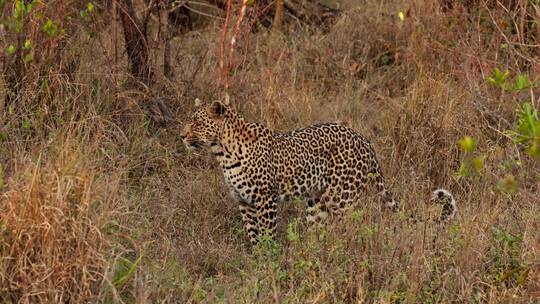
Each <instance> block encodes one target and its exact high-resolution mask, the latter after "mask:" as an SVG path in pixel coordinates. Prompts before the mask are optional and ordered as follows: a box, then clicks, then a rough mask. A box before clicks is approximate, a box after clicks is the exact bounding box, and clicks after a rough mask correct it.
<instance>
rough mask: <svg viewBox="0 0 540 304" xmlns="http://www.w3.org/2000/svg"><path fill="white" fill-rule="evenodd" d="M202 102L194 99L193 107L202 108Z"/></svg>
mask: <svg viewBox="0 0 540 304" xmlns="http://www.w3.org/2000/svg"><path fill="white" fill-rule="evenodd" d="M202 104H203V102H202V100H200V99H199V98H195V107H197V108H198V107H200V106H202Z"/></svg>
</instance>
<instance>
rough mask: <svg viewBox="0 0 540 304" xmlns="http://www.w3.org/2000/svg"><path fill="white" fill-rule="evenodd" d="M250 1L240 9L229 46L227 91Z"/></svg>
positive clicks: (246, 1) (246, 0)
mask: <svg viewBox="0 0 540 304" xmlns="http://www.w3.org/2000/svg"><path fill="white" fill-rule="evenodd" d="M248 1H249V0H242V7H241V8H240V13H239V14H238V19H237V20H236V26H235V27H234V31H233V35H232V37H231V43H230V46H229V58H228V59H229V62H228V64H227V78H226V79H227V81H226V82H225V90H227V89H228V88H229V80H230V75H231V73H230V72H231V69H232V66H233V64H234V49H235V47H236V39H237V36H238V33H239V32H240V26H241V25H242V21H243V20H244V15H245V14H246V8H247V3H248Z"/></svg>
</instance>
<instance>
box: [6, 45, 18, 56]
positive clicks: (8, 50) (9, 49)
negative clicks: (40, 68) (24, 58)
mask: <svg viewBox="0 0 540 304" xmlns="http://www.w3.org/2000/svg"><path fill="white" fill-rule="evenodd" d="M16 50H17V48H16V47H15V46H14V45H13V44H10V45H9V46H8V47H7V48H6V53H7V54H8V55H10V56H11V55H13V54H15V51H16Z"/></svg>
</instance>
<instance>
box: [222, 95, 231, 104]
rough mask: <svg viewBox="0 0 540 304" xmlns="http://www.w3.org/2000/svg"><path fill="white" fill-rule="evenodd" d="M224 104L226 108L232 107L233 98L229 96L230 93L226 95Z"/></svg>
mask: <svg viewBox="0 0 540 304" xmlns="http://www.w3.org/2000/svg"><path fill="white" fill-rule="evenodd" d="M223 104H224V105H226V106H229V105H231V97H230V96H229V93H225V99H224V100H223Z"/></svg>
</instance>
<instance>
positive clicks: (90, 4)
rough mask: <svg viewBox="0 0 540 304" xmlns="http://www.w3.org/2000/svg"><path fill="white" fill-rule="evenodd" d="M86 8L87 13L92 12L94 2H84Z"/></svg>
mask: <svg viewBox="0 0 540 304" xmlns="http://www.w3.org/2000/svg"><path fill="white" fill-rule="evenodd" d="M86 10H87V11H88V12H89V13H92V12H93V11H94V3H92V2H88V4H86Z"/></svg>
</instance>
